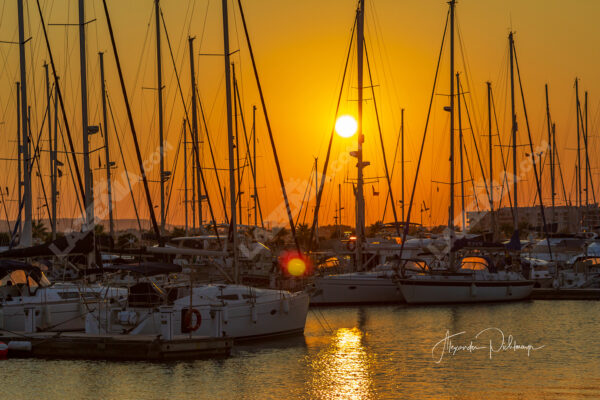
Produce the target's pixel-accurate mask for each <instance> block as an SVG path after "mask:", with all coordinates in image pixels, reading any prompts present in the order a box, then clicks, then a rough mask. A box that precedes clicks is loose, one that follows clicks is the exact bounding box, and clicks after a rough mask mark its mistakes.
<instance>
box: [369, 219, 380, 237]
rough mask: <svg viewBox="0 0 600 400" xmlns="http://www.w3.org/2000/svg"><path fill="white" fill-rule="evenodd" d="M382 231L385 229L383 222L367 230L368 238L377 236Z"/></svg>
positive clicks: (378, 222)
mask: <svg viewBox="0 0 600 400" xmlns="http://www.w3.org/2000/svg"><path fill="white" fill-rule="evenodd" d="M381 229H383V222H382V221H377V222H375V223H374V224H372V225H371V226H369V227H368V228H367V236H377V234H379V231H381Z"/></svg>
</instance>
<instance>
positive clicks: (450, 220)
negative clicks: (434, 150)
mask: <svg viewBox="0 0 600 400" xmlns="http://www.w3.org/2000/svg"><path fill="white" fill-rule="evenodd" d="M448 4H449V5H450V110H449V111H450V209H449V210H448V229H449V230H450V254H449V262H450V268H451V269H453V268H454V251H453V249H452V248H453V247H454V236H455V234H454V7H455V5H456V2H455V0H450V1H449V2H448Z"/></svg>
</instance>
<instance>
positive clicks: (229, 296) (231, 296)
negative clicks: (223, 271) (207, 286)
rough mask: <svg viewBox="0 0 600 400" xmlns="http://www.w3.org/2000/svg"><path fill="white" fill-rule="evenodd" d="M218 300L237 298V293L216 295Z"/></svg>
mask: <svg viewBox="0 0 600 400" xmlns="http://www.w3.org/2000/svg"><path fill="white" fill-rule="evenodd" d="M217 299H219V300H239V299H240V298H239V296H238V295H237V294H224V295H219V296H217Z"/></svg>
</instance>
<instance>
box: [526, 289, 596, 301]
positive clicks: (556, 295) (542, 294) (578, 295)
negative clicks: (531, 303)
mask: <svg viewBox="0 0 600 400" xmlns="http://www.w3.org/2000/svg"><path fill="white" fill-rule="evenodd" d="M531 298H532V299H534V300H600V289H598V288H588V289H554V288H543V289H533V291H532V292H531Z"/></svg>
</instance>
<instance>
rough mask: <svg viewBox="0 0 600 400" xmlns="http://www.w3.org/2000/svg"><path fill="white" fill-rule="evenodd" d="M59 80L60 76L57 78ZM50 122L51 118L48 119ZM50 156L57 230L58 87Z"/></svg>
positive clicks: (56, 89)
mask: <svg viewBox="0 0 600 400" xmlns="http://www.w3.org/2000/svg"><path fill="white" fill-rule="evenodd" d="M56 82H58V78H57V79H56ZM48 123H50V120H48ZM50 157H51V159H52V171H51V172H50V176H51V177H52V183H51V187H52V188H51V190H52V194H51V198H52V215H53V216H54V218H53V220H52V223H53V224H54V226H53V227H52V229H53V231H54V232H56V230H57V225H58V221H57V212H56V210H57V207H56V202H57V198H58V190H57V186H58V88H57V87H55V88H54V140H53V141H52V150H51V152H50ZM54 239H56V237H54V236H53V237H52V240H54Z"/></svg>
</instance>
